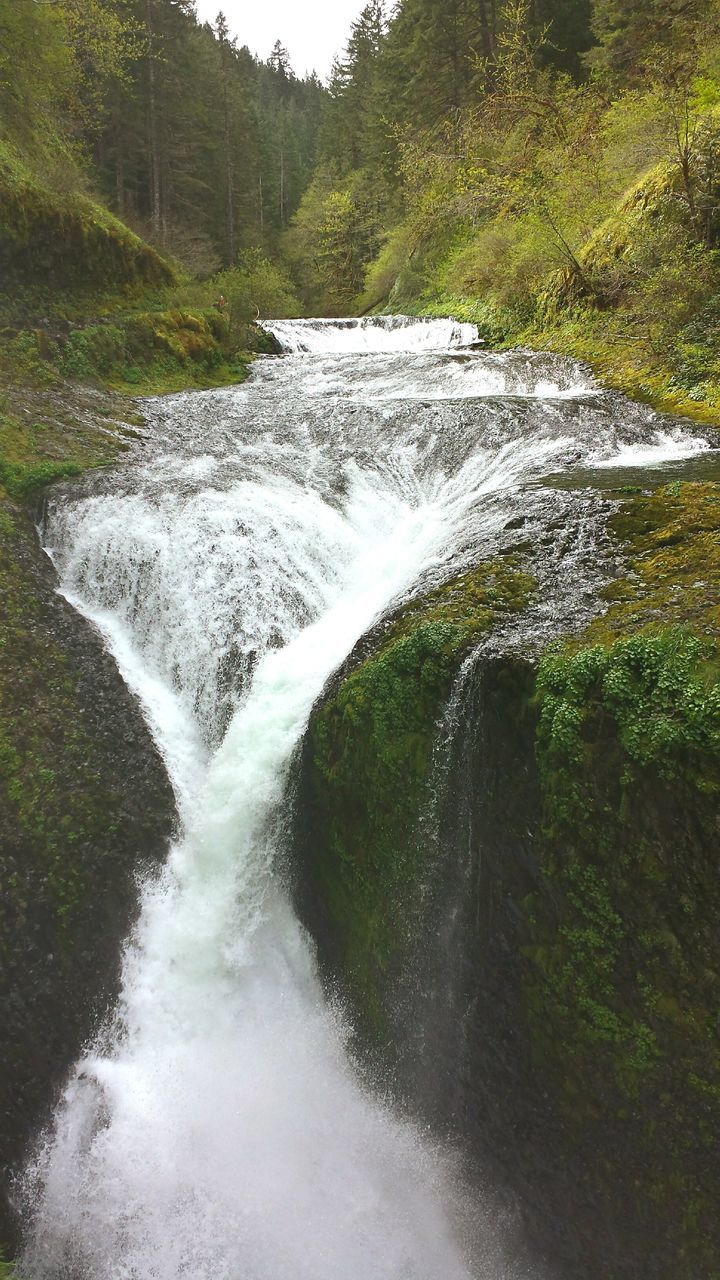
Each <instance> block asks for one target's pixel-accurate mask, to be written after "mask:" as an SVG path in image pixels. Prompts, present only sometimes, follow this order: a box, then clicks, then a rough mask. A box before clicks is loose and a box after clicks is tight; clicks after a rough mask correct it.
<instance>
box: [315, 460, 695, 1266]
mask: <svg viewBox="0 0 720 1280" xmlns="http://www.w3.org/2000/svg"><path fill="white" fill-rule="evenodd" d="M719 497H720V487H719V486H714V485H708V484H697V485H696V484H692V485H690V484H687V485H685V484H683V485H677V484H675V485H670V486H666V487H665V488H664V489H661V490H659V491H657V492H656V493H653V494H649V495H648V494H643V493H639V494H637V495H635V496H634V497H633V498H632V499H631V500H629V501H623V502H618V506H617V509H616V511H615V514H614V515H613V516H612V517H611V521H610V523H611V527H612V529H613V530H614V532H615V534H616V536H617V537H618V540H619V542H620V544H621V546H622V547H623V548H624V551H625V556H626V564H627V568H626V573H625V576H624V577H623V578H621V579H619V580H618V581H617V582H615V583H614V584H612V586H611V587H610V588H608V589H607V592H606V596H607V605H608V607H607V609H606V611H605V613H604V614H603V615H602V616H599V617H598V618H596V620H595V621H594V622H593V623H591V624H590V626H589V627H588V628H587V629H586V630H585V631H584V632H583V633H582V634H579V635H576V636H574V637H572V638H570V639H568V640H567V641H565V642H561V643H559V644H557V645H555V646H554V647H552V648H551V649H550V650H549V651H548V652H547V653H546V654H545V655H544V656H543V657H542V660H541V661H540V663H539V669H538V668H536V669H535V670H533V669H532V668H531V667H530V666H529V665H528V664H527V663H526V664H522V663H518V661H517V660H516V659H513V658H506V659H502V658H498V657H494V658H480V660H479V664H478V665H477V668H476V673H475V675H474V677H473V681H474V684H473V683H471V684H469V685H468V690H469V693H468V714H470V713H471V714H472V723H469V722H468V721H467V717H466V720H465V723H464V725H462V732H460V730H458V733H459V734H460V736H457V735H456V742H455V746H454V748H453V749H454V754H455V757H457V760H456V765H454V766H452V767H451V768H450V771H449V774H448V776H447V782H446V790H447V794H446V795H444V796H441V797H440V798H439V800H438V798H437V797H436V799H435V803H436V806H437V805H438V804H439V806H440V807H439V816H440V818H441V822H442V827H443V837H442V840H441V843H440V846H439V848H440V852H441V854H442V856H443V858H445V860H446V861H445V864H444V869H443V870H442V872H441V875H440V876H437V875H435V876H434V877H428V876H427V865H426V859H427V852H426V849H425V846H424V844H423V840H422V834H420V838H419V823H420V819H421V815H422V813H423V809H424V807H426V806H427V803H428V789H427V784H428V776H429V775H428V761H429V760H430V758H431V750H432V742H433V740H434V736H435V731H436V726H437V723H438V719H439V715H440V713H441V711H442V708H443V706H444V703H445V701H446V699H447V694H448V690H449V688H450V682H451V680H452V673H453V672H454V671H456V670H457V663H458V659H459V657H460V655H461V654H462V653H463V652H465V649H464V647H463V642H461V643H460V644H459V645H458V647H457V648H455V647H454V645H453V640H452V637H453V636H455V635H456V632H455V630H454V628H455V627H456V626H457V623H458V619H457V616H453V609H452V590H451V594H450V598H449V600H448V601H447V602H446V601H445V600H444V599H443V598H442V596H441V597H436V598H434V599H426V600H425V601H424V602H423V603H422V604H416V605H415V606H413V609H412V611H411V612H410V614H409V615H407V616H406V617H405V618H403V619H401V620H400V624H399V627H400V629H399V631H397V632H396V633H394V632H393V631H392V630H391V631H390V632H389V633H388V634H387V635H386V636H381V637H380V638H379V639H378V638H376V641H375V646H374V647H373V646H372V645H371V647H370V648H371V651H370V654H369V656H368V653H367V649H364V650H363V651H361V657H362V658H363V661H361V662H360V664H359V665H357V666H355V667H351V668H350V670H349V671H346V672H345V673H343V675H342V678H341V680H340V682H339V683H338V684H337V685H336V686H334V687H332V688H331V689H330V690H329V692H328V693H327V695H326V697H325V700H324V702H323V703H322V704H321V706H320V707H319V708H318V709H317V710H316V712H315V714H314V716H313V721H312V725H311V731H310V735H309V740H308V746H307V749H306V758H305V762H304V765H305V785H306V786H307V785H308V781H309V791H308V796H309V803H310V813H311V823H310V828H311V829H310V831H309V832H308V833H306V837H308V836H309V839H307V840H306V844H305V845H304V846H303V848H304V850H305V852H304V857H305V860H306V866H307V867H308V868H309V871H310V888H309V889H308V890H307V900H308V902H309V903H310V907H309V908H307V909H306V918H307V919H308V921H309V923H310V925H311V927H312V928H313V929H314V931H315V933H316V936H317V937H318V939H319V941H320V946H321V955H322V957H323V959H324V960H325V963H326V965H327V966H328V968H329V970H330V971H331V972H332V973H333V975H334V976H336V977H337V976H338V975H340V976H341V977H342V978H343V979H344V980H345V987H346V990H347V991H348V993H349V996H350V998H351V1000H352V1001H353V1002H354V1007H355V1009H356V1011H359V1025H360V1026H361V1027H362V1028H363V1029H364V1030H365V1032H366V1033H367V1032H368V1031H369V1032H370V1034H371V1036H372V1037H373V1043H374V1044H376V1045H377V1044H378V1043H382V1039H383V1036H387V1035H389V1033H390V1028H389V1027H388V1025H387V1020H386V1019H384V1016H383V1013H382V1010H383V1009H386V1008H387V1006H388V997H390V1003H391V1004H392V994H393V989H394V988H396V987H397V986H398V985H402V983H403V982H407V974H406V972H404V970H405V971H406V970H407V967H408V965H413V966H415V968H416V970H417V972H419V974H420V975H421V978H422V981H423V982H427V983H428V986H427V988H426V990H425V991H424V992H423V991H419V992H417V997H416V1000H415V1004H414V1005H413V1008H412V1016H413V1017H415V1018H417V1019H418V1021H419V1022H420V1023H422V1020H423V1018H426V1017H428V1016H432V1017H436V1011H437V1000H436V998H435V996H434V995H433V993H432V991H431V989H430V987H431V985H432V983H433V982H435V985H436V986H437V987H438V989H439V990H440V991H441V993H442V999H443V1000H444V1002H445V1003H446V1004H447V1007H448V1010H449V1018H450V1020H449V1021H448V1023H447V1025H448V1027H449V1028H451V1027H452V1026H453V1022H457V1023H458V1024H461V1027H462V1033H461V1034H460V1032H459V1031H458V1032H457V1034H452V1035H449V1036H448V1042H449V1043H450V1045H451V1053H448V1052H446V1049H445V1046H444V1045H443V1044H441V1045H438V1046H437V1048H436V1050H435V1053H434V1055H428V1057H427V1058H426V1061H425V1065H424V1068H423V1069H424V1070H429V1071H432V1070H434V1069H435V1067H434V1062H433V1058H436V1059H437V1061H438V1063H439V1064H440V1067H439V1068H438V1069H437V1078H436V1079H434V1080H433V1090H432V1091H433V1092H434V1093H435V1094H438V1093H441V1094H442V1093H443V1092H444V1095H445V1104H444V1105H443V1103H442V1100H441V1103H440V1105H439V1106H438V1108H437V1110H438V1112H439V1117H440V1119H441V1120H442V1121H443V1122H444V1123H447V1122H448V1118H449V1119H450V1122H451V1123H453V1124H454V1125H455V1126H456V1127H457V1131H458V1132H459V1134H461V1135H462V1137H463V1138H464V1140H465V1141H467V1142H469V1143H470V1144H471V1145H472V1147H473V1148H474V1150H475V1152H476V1154H477V1155H478V1157H479V1158H480V1160H481V1163H483V1164H484V1165H485V1166H486V1167H489V1168H490V1169H491V1170H492V1172H493V1177H494V1179H495V1181H496V1183H497V1184H498V1185H501V1186H503V1185H504V1186H505V1187H508V1188H510V1189H511V1190H512V1192H513V1193H514V1194H515V1195H516V1196H517V1197H518V1198H519V1201H520V1203H521V1206H522V1215H523V1219H524V1222H525V1227H526V1231H527V1235H528V1237H529V1238H530V1239H531V1241H532V1242H533V1249H534V1252H535V1254H536V1256H541V1257H544V1258H545V1259H546V1260H547V1261H548V1262H549V1264H550V1265H551V1267H552V1269H553V1273H554V1274H566V1275H568V1276H572V1277H573V1280H578V1278H579V1277H582V1278H583V1280H599V1278H602V1280H621V1278H622V1280H630V1278H631V1277H632V1278H633V1280H634V1277H636V1276H638V1275H643V1276H644V1277H648V1278H653V1280H700V1277H702V1280H708V1278H710V1277H715V1276H717V1275H720V1229H719V1227H718V1217H717V1212H716V1205H717V1201H718V1196H719V1195H720V1157H719V1154H718V1146H717V1132H718V1126H719V1124H720V944H719V943H718V932H717V919H718V916H719V915H720V887H719V886H720V880H719V879H718V874H717V872H718V866H717V862H718V858H717V851H718V836H719V834H720V803H719V801H720V684H719V682H718V674H719V673H720V618H719V617H718V607H717V601H718V598H719V593H718V586H719V585H720V584H719V582H718V568H719V567H720V503H718V498H719ZM446 603H447V605H448V607H447V610H446V607H445V606H446ZM428 614H429V615H431V621H429V620H428ZM428 628H434V629H435V630H434V631H432V630H431V631H430V633H429V634H428V630H427V629H428ZM426 663H429V665H428V666H427V667H426V666H425V664H426ZM471 695H472V696H471ZM460 719H462V718H460ZM459 723H460V721H459ZM458 762H459V764H458ZM459 765H461V766H462V767H459ZM456 766H457V767H456ZM436 853H437V850H436ZM460 864H461V865H462V867H463V868H464V871H463V874H462V875H458V874H457V870H456V867H457V865H460ZM443 883H444V886H445V887H443ZM428 885H430V887H431V890H432V891H433V892H434V893H436V894H439V893H441V892H442V893H444V892H445V888H447V887H449V888H451V889H452V887H453V886H456V888H455V889H453V890H452V891H453V892H456V893H460V894H461V896H460V897H456V898H455V899H454V900H453V902H452V903H450V906H451V908H452V913H451V914H452V916H453V933H452V946H453V947H454V948H457V947H459V948H460V949H461V952H462V954H461V955H460V956H459V957H458V958H457V961H456V962H454V964H453V967H452V968H451V969H448V970H447V971H443V973H442V974H433V972H432V966H431V965H430V964H428V963H425V962H423V963H422V964H420V965H418V956H419V955H422V954H423V950H424V952H425V953H427V954H430V953H432V955H433V956H435V958H434V959H432V963H433V964H435V965H437V964H440V963H441V962H442V963H446V961H447V956H444V958H443V954H442V949H440V950H437V954H436V955H435V952H433V948H434V947H435V946H436V944H435V941H434V938H433V933H432V930H433V929H435V928H436V927H437V926H438V922H440V924H442V919H443V917H442V916H441V915H439V914H438V912H437V911H435V910H434V909H433V904H432V903H431V902H429V901H428ZM313 899H315V901H314V905H313ZM446 918H450V917H449V916H447V913H446ZM443 927H444V926H443ZM448 936H450V935H447V936H446V938H445V942H444V943H443V946H445V948H446V949H447V937H448ZM433 1001H434V1003H433ZM415 1031H417V1028H415ZM407 1032H408V1027H407V1025H406V1026H405V1033H406V1034H407ZM421 1040H422V1037H420V1039H418V1037H417V1035H415V1038H414V1040H413V1043H414V1044H417V1043H420V1042H421ZM426 1095H427V1091H426Z"/></svg>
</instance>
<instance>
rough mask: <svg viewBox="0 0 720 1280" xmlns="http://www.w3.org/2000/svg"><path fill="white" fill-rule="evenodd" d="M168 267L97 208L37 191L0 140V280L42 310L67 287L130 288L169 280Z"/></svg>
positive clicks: (74, 196) (78, 198)
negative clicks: (37, 299)
mask: <svg viewBox="0 0 720 1280" xmlns="http://www.w3.org/2000/svg"><path fill="white" fill-rule="evenodd" d="M173 279H174V273H173V271H172V269H171V267H170V266H169V265H168V263H167V262H165V261H164V259H163V258H161V257H160V255H159V254H158V253H156V252H155V250H154V249H152V248H151V247H150V245H147V244H145V243H144V241H142V240H141V239H140V238H139V237H138V236H136V235H134V234H133V233H132V231H130V230H129V229H128V228H127V227H126V226H125V225H124V224H123V223H122V222H120V221H119V219H117V218H115V217H113V215H112V214H111V213H109V212H108V210H107V209H105V208H103V206H102V205H100V204H98V203H96V202H95V201H93V200H91V199H90V198H89V197H87V196H85V195H82V194H79V193H77V192H68V193H67V194H61V193H58V192H57V191H52V190H51V189H50V188H48V187H47V186H45V185H44V184H43V183H42V182H41V181H40V180H39V179H38V178H37V177H36V176H35V175H34V174H33V172H32V171H31V170H30V169H29V168H28V166H27V164H26V163H25V162H24V161H23V159H22V158H21V157H20V156H19V155H18V154H17V153H16V152H15V151H13V149H12V148H11V147H9V146H8V145H7V144H6V143H1V142H0V280H2V288H3V289H4V290H7V291H8V292H9V293H10V292H13V291H18V290H22V291H23V293H24V294H25V295H27V296H28V297H31V296H34V294H35V293H37V294H38V295H40V296H42V297H43V298H44V300H45V302H44V305H45V306H48V305H49V302H50V298H51V296H52V295H53V294H57V293H63V292H65V291H68V290H72V291H73V292H74V293H75V294H78V293H88V294H93V295H97V293H98V291H101V290H107V291H109V290H114V291H117V290H118V289H120V288H124V289H125V290H133V289H135V290H137V289H138V288H147V287H148V286H149V287H158V286H162V285H167V284H170V283H172V281H173Z"/></svg>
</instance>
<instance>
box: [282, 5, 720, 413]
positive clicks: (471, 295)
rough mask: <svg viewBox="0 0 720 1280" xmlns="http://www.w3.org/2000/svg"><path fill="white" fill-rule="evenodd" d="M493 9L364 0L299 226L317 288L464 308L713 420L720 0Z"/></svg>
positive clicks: (344, 297) (717, 401)
mask: <svg viewBox="0 0 720 1280" xmlns="http://www.w3.org/2000/svg"><path fill="white" fill-rule="evenodd" d="M483 14H485V19H484V18H483ZM493 15H494V16H493V17H492V21H491V15H490V11H489V9H488V10H487V11H486V10H485V8H484V6H482V5H479V6H476V5H462V4H455V5H451V6H449V7H448V6H442V7H440V6H437V5H434V4H432V3H431V2H430V0H402V3H401V4H400V5H399V6H398V8H397V10H396V12H395V13H394V15H393V16H392V18H391V19H390V20H389V21H387V20H386V19H385V17H384V14H383V12H382V6H381V5H379V4H378V3H373V4H370V5H368V6H367V7H366V9H365V10H364V11H363V14H362V15H361V18H360V19H359V20H358V22H357V23H356V24H355V27H354V29H353V37H352V39H351V41H350V44H349V45H348V51H347V58H346V60H345V62H343V63H341V64H340V65H339V66H338V68H337V70H336V76H335V78H334V81H333V83H332V85H331V106H332V110H333V111H334V112H335V113H336V116H337V118H338V121H339V122H341V123H342V125H343V126H344V127H343V128H341V127H340V124H338V127H337V128H336V129H335V131H334V136H335V139H339V142H338V141H335V142H331V141H330V140H328V139H325V140H324V153H323V154H322V155H321V161H320V165H319V167H318V169H317V171H316V174H315V177H314V178H313V181H312V183H311V185H310V187H309V188H308V190H307V192H306V194H305V196H304V197H303V200H302V201H301V204H300V207H299V210H298V212H297V214H296V216H295V219H294V220H293V225H292V227H291V229H290V230H289V232H288V233H287V236H286V238H285V251H286V253H287V256H288V261H289V262H290V264H291V268H292V270H293V272H294V273H295V278H296V281H297V283H298V286H299V288H300V290H301V293H302V296H303V298H304V301H305V303H306V305H307V307H308V308H309V309H310V310H315V309H320V310H322V311H329V312H331V313H335V314H337V313H339V312H342V311H351V312H352V311H362V312H366V311H373V310H375V311H386V312H402V311H405V312H407V311H410V312H414V313H420V314H426V315H428V314H438V315H447V314H448V313H451V314H453V315H456V316H458V317H460V318H463V319H467V320H471V321H474V322H476V323H477V324H478V325H479V326H480V329H481V332H482V334H483V335H484V336H485V337H486V338H487V339H488V340H489V341H491V342H493V343H496V344H501V345H502V344H516V343H522V344H525V345H531V346H537V347H542V348H551V349H554V350H557V351H560V352H566V353H568V354H572V355H577V356H580V357H582V358H584V359H588V360H590V361H591V362H592V363H593V364H594V365H595V367H596V368H597V370H598V371H599V373H600V374H601V375H602V376H603V377H604V378H605V379H606V380H607V381H608V382H610V383H612V384H614V385H616V386H619V387H621V388H624V389H625V390H627V391H629V392H630V393H631V394H633V395H635V396H637V397H639V398H643V399H650V400H652V401H654V402H655V403H657V404H659V405H661V406H662V407H666V408H671V409H679V410H682V411H683V412H691V413H692V412H694V413H696V414H697V415H698V416H701V417H704V418H706V419H710V420H713V421H720V368H719V367H718V363H717V351H716V348H717V341H716V339H717V324H718V300H717V299H718V289H719V286H720V275H719V273H718V244H719V243H720V112H719V105H718V104H720V14H719V13H718V8H717V5H716V4H714V3H711V2H710V0H691V3H689V4H687V5H684V6H683V7H682V16H680V11H679V10H678V13H677V14H675V10H674V8H673V7H671V8H670V9H668V8H667V6H665V5H663V4H661V3H659V2H658V3H654V4H651V5H650V6H643V7H642V12H640V10H639V9H637V8H636V6H635V4H634V3H633V2H632V0H625V3H623V4H620V5H618V4H613V3H610V0H595V3H594V4H592V5H591V4H587V5H583V4H575V5H565V6H563V5H560V4H557V5H545V6H543V5H531V4H530V3H529V2H528V0H507V3H505V4H503V5H500V6H498V7H497V10H495V9H494V10H493ZM478 24H479V25H478ZM428 30H429V31H431V32H432V38H427V35H426V33H427V31H428ZM421 32H422V33H423V36H422V38H421V36H420V33H421ZM412 33H414V35H412ZM353 160H355V161H356V163H353Z"/></svg>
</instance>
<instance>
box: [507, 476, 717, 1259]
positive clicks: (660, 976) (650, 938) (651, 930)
mask: <svg viewBox="0 0 720 1280" xmlns="http://www.w3.org/2000/svg"><path fill="white" fill-rule="evenodd" d="M719 496H720V495H719V494H718V486H714V485H684V484H683V485H680V484H675V485H670V486H667V487H666V488H665V489H662V490H659V491H657V492H656V493H654V494H652V495H650V496H645V495H638V496H636V497H634V498H633V499H632V500H631V501H630V502H627V503H624V504H623V505H622V506H621V507H620V509H619V510H618V512H617V513H616V515H615V516H614V517H613V519H612V520H611V526H612V528H613V529H614V531H615V533H616V535H619V536H621V537H622V538H623V541H624V543H625V546H626V549H627V551H629V552H630V555H631V557H632V558H631V561H630V571H629V574H628V577H627V578H625V579H622V580H620V581H619V582H618V583H616V584H614V586H613V587H612V588H611V589H610V591H609V592H608V595H609V597H610V599H611V604H610V607H609V609H608V612H607V613H606V614H605V616H604V617H603V618H600V619H597V620H596V621H595V622H594V623H592V624H591V626H590V627H589V628H588V629H587V630H586V631H585V633H584V634H583V635H582V636H580V637H574V638H573V639H572V640H570V641H568V642H567V643H565V644H561V645H559V646H556V647H554V648H553V649H552V650H551V651H550V652H548V653H547V654H546V656H545V657H544V659H543V661H542V663H541V665H540V669H539V673H538V679H537V695H536V697H537V711H538V730H537V760H538V768H539V775H540V785H541V793H542V806H543V813H542V826H541V831H540V835H539V840H538V850H539V855H540V865H541V872H542V876H543V878H544V881H545V889H544V890H543V891H538V892H537V893H535V894H533V895H531V897H530V898H529V899H528V901H527V902H526V904H525V908H526V924H527V932H526V943H525V955H526V959H527V962H528V967H527V972H526V988H525V997H526V1008H527V1016H528V1026H529V1034H530V1038H531V1043H532V1048H533V1054H534V1059H535V1064H536V1070H537V1072H538V1073H539V1074H540V1076H541V1077H542V1079H543V1081H544V1087H545V1088H547V1090H548V1093H549V1096H552V1097H553V1098H554V1101H555V1104H556V1105H557V1107H558V1111H559V1115H560V1117H561V1121H560V1123H561V1125H562V1126H563V1128H564V1129H565V1130H566V1132H567V1134H568V1135H569V1141H571V1142H577V1143H581V1142H582V1144H584V1145H589V1146H590V1147H592V1146H593V1144H594V1143H597V1146H598V1149H600V1150H602V1149H604V1148H606V1147H607V1146H608V1144H609V1143H614V1144H615V1145H616V1147H617V1148H618V1150H619V1149H620V1148H621V1146H623V1143H624V1145H625V1146H626V1147H628V1148H629V1149H630V1150H631V1151H632V1156H631V1157H630V1159H629V1160H628V1157H627V1154H626V1155H625V1156H624V1159H625V1162H626V1166H627V1167H622V1166H620V1165H618V1163H617V1161H616V1160H615V1159H614V1157H610V1158H609V1159H608V1160H607V1161H606V1163H605V1165H604V1166H603V1164H602V1163H601V1162H598V1165H597V1168H596V1169H595V1170H594V1171H593V1173H592V1175H591V1179H590V1180H591V1182H593V1183H594V1184H595V1187H596V1189H598V1192H599V1194H600V1195H601V1196H603V1197H604V1196H609V1197H617V1194H618V1187H619V1188H620V1189H621V1190H622V1192H623V1194H624V1195H626V1196H627V1198H628V1203H635V1205H636V1210H635V1211H636V1213H637V1215H638V1218H642V1217H643V1215H644V1216H645V1217H647V1218H648V1219H649V1217H650V1216H651V1214H652V1212H654V1211H655V1210H656V1209H657V1206H661V1207H662V1212H663V1213H664V1214H665V1215H666V1217H667V1222H668V1230H669V1231H670V1233H671V1236H672V1249H673V1250H674V1251H675V1252H674V1253H673V1255H672V1258H670V1259H669V1261H670V1267H671V1269H670V1270H669V1271H668V1275H672V1276H673V1277H677V1278H678V1280H681V1278H682V1280H685V1278H687V1280H691V1278H692V1277H694V1276H696V1275H697V1274H701V1273H702V1274H705V1268H706V1267H707V1266H708V1265H710V1263H711V1262H712V1260H713V1258H714V1256H715V1255H714V1248H715V1246H714V1244H713V1238H714V1226H713V1224H714V1221H715V1202H716V1196H717V1185H718V1184H717V1177H718V1173H717V1171H715V1173H711V1172H710V1169H711V1167H712V1165H713V1160H714V1153H715V1150H716V1134H717V1128H718V1124H720V1041H719V1039H718V1016H719V1011H720V952H719V951H718V946H717V923H716V922H717V917H718V913H719V912H720V889H719V888H718V876H717V857H716V850H717V814H718V796H720V683H719V680H718V674H719V673H720V615H719V614H718V607H717V600H718V591H717V585H718V584H717V575H718V570H719V568H720V554H719V552H720V545H719V540H718V530H719V528H720V522H719V520H718V497H719ZM623 1131H625V1137H624V1138H623V1137H622V1134H623ZM628 1136H629V1140H628ZM613 1181H614V1182H615V1183H616V1184H617V1185H616V1186H615V1187H614V1189H613V1187H612V1186H611V1183H612V1182H613ZM678 1202H682V1203H683V1204H686V1205H688V1206H692V1209H691V1211H689V1212H688V1213H687V1214H685V1215H684V1217H681V1216H679V1215H678V1212H677V1205H678ZM653 1206H655V1209H653ZM669 1247H670V1246H669Z"/></svg>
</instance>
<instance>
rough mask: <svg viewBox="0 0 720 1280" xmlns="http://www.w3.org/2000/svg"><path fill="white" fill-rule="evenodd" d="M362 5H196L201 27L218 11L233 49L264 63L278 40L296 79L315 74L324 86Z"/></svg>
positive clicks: (332, 1) (281, 1)
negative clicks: (247, 52) (244, 47)
mask: <svg viewBox="0 0 720 1280" xmlns="http://www.w3.org/2000/svg"><path fill="white" fill-rule="evenodd" d="M365 2H366V0H260V2H259V3H258V0H252V3H248V0H196V4H197V12H198V17H199V19H200V21H201V22H213V23H214V21H215V19H216V17H217V15H218V11H219V10H220V9H222V11H223V13H224V14H225V17H226V18H227V20H228V25H229V27H230V29H231V31H232V33H233V35H235V36H237V38H238V43H239V44H241V45H243V44H246V45H247V46H248V48H249V49H250V50H251V51H252V52H253V53H256V54H259V56H260V57H261V58H267V56H268V54H269V53H270V50H271V49H272V47H273V45H274V43H275V41H276V40H282V42H283V44H284V45H285V47H286V49H287V50H288V52H289V54H290V61H291V62H292V66H293V71H294V72H295V74H296V75H298V76H303V75H305V73H306V72H310V71H317V73H318V75H319V76H320V78H321V80H324V79H325V77H326V76H327V75H328V73H329V71H330V67H331V64H332V60H333V58H334V56H335V54H336V53H341V52H342V50H343V49H344V47H345V44H346V43H347V39H348V36H349V34H350V23H351V22H353V21H354V20H355V18H357V16H358V14H359V13H360V11H361V9H363V8H364V5H365Z"/></svg>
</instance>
